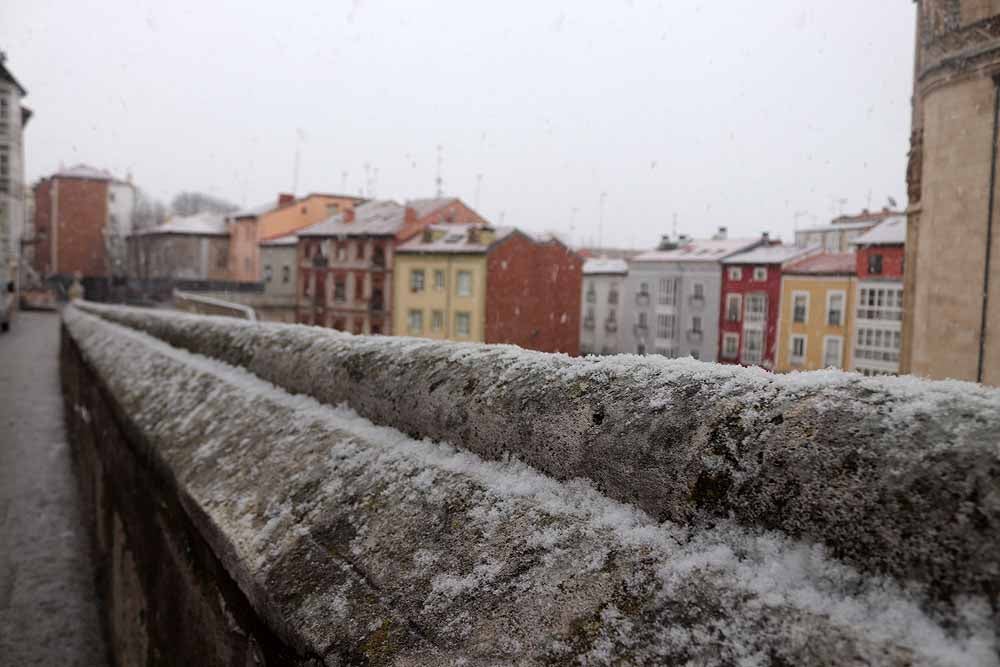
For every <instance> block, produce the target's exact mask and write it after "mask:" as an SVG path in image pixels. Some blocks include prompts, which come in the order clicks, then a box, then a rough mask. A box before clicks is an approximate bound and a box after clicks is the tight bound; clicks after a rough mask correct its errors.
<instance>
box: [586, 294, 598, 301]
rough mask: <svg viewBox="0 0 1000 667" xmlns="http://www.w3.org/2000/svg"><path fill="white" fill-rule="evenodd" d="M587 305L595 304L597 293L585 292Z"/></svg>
mask: <svg viewBox="0 0 1000 667" xmlns="http://www.w3.org/2000/svg"><path fill="white" fill-rule="evenodd" d="M587 303H597V292H587Z"/></svg>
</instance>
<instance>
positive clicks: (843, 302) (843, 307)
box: [824, 289, 847, 357]
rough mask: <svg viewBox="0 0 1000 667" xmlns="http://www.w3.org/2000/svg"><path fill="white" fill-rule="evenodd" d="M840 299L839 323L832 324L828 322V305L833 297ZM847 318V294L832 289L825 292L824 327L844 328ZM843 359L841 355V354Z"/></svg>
mask: <svg viewBox="0 0 1000 667" xmlns="http://www.w3.org/2000/svg"><path fill="white" fill-rule="evenodd" d="M835 296H839V297H840V322H838V323H837V324H833V323H832V322H830V312H831V310H830V303H831V302H832V301H833V297H835ZM846 317H847V292H846V291H845V290H842V289H832V290H827V292H826V320H825V322H824V325H825V326H829V327H842V326H844V320H845V319H846ZM841 357H843V354H841Z"/></svg>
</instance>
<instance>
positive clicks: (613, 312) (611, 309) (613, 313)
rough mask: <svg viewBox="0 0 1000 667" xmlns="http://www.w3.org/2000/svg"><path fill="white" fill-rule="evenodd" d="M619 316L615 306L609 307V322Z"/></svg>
mask: <svg viewBox="0 0 1000 667" xmlns="http://www.w3.org/2000/svg"><path fill="white" fill-rule="evenodd" d="M616 318H617V315H616V313H615V309H614V308H610V309H608V322H614V321H615V319H616Z"/></svg>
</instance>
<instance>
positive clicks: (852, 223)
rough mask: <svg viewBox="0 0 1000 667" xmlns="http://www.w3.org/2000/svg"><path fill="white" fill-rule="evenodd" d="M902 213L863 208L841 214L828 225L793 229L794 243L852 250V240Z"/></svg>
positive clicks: (829, 248)
mask: <svg viewBox="0 0 1000 667" xmlns="http://www.w3.org/2000/svg"><path fill="white" fill-rule="evenodd" d="M899 215H902V213H900V212H899V211H893V210H891V209H890V208H888V207H886V208H883V209H882V210H881V211H875V212H872V211H869V210H868V209H864V210H863V211H861V213H858V214H857V215H841V216H838V217H836V218H834V219H833V220H831V221H830V224H828V225H821V226H819V227H807V228H805V229H797V230H796V231H795V245H797V246H798V247H800V248H822V249H823V250H824V251H825V252H828V253H841V252H853V251H854V246H853V245H852V243H851V242H852V241H854V239H856V238H858V237H859V236H861V235H862V234H864V233H865V232H867V231H868V230H869V229H871V228H872V227H874V226H875V225H877V224H878V223H880V222H882V221H883V220H885V219H887V218H891V217H895V216H899Z"/></svg>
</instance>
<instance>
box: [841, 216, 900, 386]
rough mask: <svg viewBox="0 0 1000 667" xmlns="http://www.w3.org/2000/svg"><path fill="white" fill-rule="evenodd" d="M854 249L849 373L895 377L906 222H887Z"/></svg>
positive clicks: (891, 219) (861, 238)
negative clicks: (850, 363) (851, 345)
mask: <svg viewBox="0 0 1000 667" xmlns="http://www.w3.org/2000/svg"><path fill="white" fill-rule="evenodd" d="M854 244H855V246H857V260H856V262H857V263H856V267H857V294H856V297H855V298H856V304H857V310H856V312H855V318H854V335H853V340H854V354H853V356H854V366H853V368H854V370H856V371H858V372H860V373H863V374H865V375H895V374H897V373H899V371H900V355H901V352H902V323H903V316H904V308H903V264H904V257H905V252H906V251H905V247H906V218H905V217H903V216H897V217H895V218H890V219H888V220H886V221H885V222H883V223H881V224H879V225H878V226H877V227H874V228H873V229H871V230H870V231H869V232H868V233H866V234H865V235H863V236H861V237H859V238H857V239H856V240H855V241H854Z"/></svg>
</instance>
